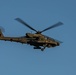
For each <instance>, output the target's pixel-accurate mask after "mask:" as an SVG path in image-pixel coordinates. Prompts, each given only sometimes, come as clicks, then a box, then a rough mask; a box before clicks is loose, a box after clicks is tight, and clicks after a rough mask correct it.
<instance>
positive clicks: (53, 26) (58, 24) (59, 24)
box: [41, 22, 63, 33]
mask: <svg viewBox="0 0 76 75" xmlns="http://www.w3.org/2000/svg"><path fill="white" fill-rule="evenodd" d="M62 24H63V23H62V22H58V23H56V24H54V25H52V26H50V27H48V28H46V29H44V30H42V31H41V33H42V32H44V31H47V30H49V29H52V28H55V27H58V26H61V25H62Z"/></svg>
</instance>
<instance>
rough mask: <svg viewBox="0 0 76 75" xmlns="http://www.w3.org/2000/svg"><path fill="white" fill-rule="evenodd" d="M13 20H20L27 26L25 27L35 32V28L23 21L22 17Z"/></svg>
mask: <svg viewBox="0 0 76 75" xmlns="http://www.w3.org/2000/svg"><path fill="white" fill-rule="evenodd" d="M15 20H17V21H18V22H20V23H22V24H23V25H25V26H27V27H28V28H30V29H31V30H33V31H35V32H37V30H35V29H34V28H32V27H31V26H30V25H28V24H27V23H25V22H24V21H23V20H22V19H20V18H16V19H15Z"/></svg>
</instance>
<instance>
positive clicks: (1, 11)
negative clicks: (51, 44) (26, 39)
mask: <svg viewBox="0 0 76 75" xmlns="http://www.w3.org/2000/svg"><path fill="white" fill-rule="evenodd" d="M17 17H20V18H21V19H23V20H24V21H26V22H27V23H28V24H30V25H31V26H32V27H34V28H36V29H37V30H42V29H44V28H46V27H49V26H51V25H52V24H54V23H57V22H58V21H61V22H63V23H64V25H63V26H60V27H57V28H55V29H52V30H48V31H46V32H44V33H43V34H45V35H47V36H50V37H53V38H55V39H58V40H61V41H63V42H64V43H62V44H61V45H60V46H59V47H55V48H46V50H45V51H44V52H41V51H40V50H34V49H33V47H31V46H29V45H26V44H20V43H15V42H5V41H0V75H76V0H0V26H2V27H4V28H5V33H4V36H23V35H25V33H26V32H32V33H34V31H32V30H30V29H28V28H27V27H24V26H23V25H22V24H20V23H18V22H17V21H15V20H14V19H15V18H17Z"/></svg>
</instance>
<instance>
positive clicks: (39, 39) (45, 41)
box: [0, 18, 63, 51]
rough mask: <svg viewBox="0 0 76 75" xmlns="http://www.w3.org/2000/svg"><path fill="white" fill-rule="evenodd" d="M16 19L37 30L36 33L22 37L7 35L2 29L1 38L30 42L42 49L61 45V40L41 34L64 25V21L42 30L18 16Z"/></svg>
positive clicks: (36, 47)
mask: <svg viewBox="0 0 76 75" xmlns="http://www.w3.org/2000/svg"><path fill="white" fill-rule="evenodd" d="M15 20H16V21H18V22H20V23H22V24H23V25H24V26H26V27H28V28H30V29H31V30H33V31H35V32H36V33H34V34H32V33H26V35H25V36H21V37H5V36H4V35H3V33H2V29H0V40H5V41H11V42H19V43H22V44H29V45H32V46H34V49H41V51H43V50H44V49H45V48H46V47H48V48H50V47H55V46H59V45H60V43H62V42H61V41H58V40H56V39H53V38H51V37H48V36H46V35H43V34H41V33H42V32H44V31H47V30H49V29H52V28H55V27H58V26H61V25H63V23H62V22H58V23H56V24H54V25H52V26H50V27H48V28H46V29H44V30H42V31H37V30H36V29H34V28H33V27H31V26H30V25H28V24H27V23H26V22H24V21H23V20H22V19H20V18H16V19H15Z"/></svg>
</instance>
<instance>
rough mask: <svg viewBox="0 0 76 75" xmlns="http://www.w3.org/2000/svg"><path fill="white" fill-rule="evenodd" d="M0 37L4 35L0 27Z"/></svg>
mask: <svg viewBox="0 0 76 75" xmlns="http://www.w3.org/2000/svg"><path fill="white" fill-rule="evenodd" d="M0 37H4V36H3V33H2V31H1V29H0Z"/></svg>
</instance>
